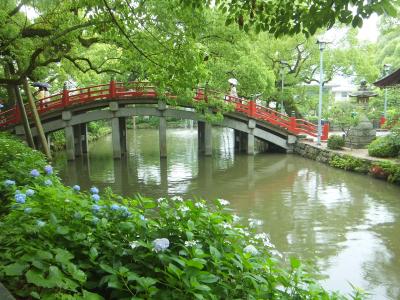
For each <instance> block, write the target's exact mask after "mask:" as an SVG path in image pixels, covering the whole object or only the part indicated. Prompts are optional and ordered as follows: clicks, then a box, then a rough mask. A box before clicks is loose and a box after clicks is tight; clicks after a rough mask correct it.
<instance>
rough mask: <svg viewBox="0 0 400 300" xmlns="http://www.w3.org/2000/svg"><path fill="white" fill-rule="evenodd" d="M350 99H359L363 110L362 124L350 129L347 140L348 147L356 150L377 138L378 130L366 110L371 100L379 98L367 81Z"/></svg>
mask: <svg viewBox="0 0 400 300" xmlns="http://www.w3.org/2000/svg"><path fill="white" fill-rule="evenodd" d="M349 96H350V97H354V98H356V99H357V104H358V105H359V106H360V107H361V108H362V109H361V113H360V122H359V124H358V125H357V126H355V127H353V128H351V129H350V132H349V134H348V137H347V138H346V145H347V146H350V141H351V146H352V147H353V148H356V149H360V148H364V147H365V146H367V145H369V143H371V142H372V141H373V140H374V139H375V137H376V130H375V129H374V126H373V125H372V123H371V122H370V120H369V119H368V117H367V114H366V110H367V108H368V101H369V98H371V97H375V96H377V94H376V93H374V92H373V91H371V90H370V89H369V88H368V87H367V82H366V81H365V80H363V81H361V83H360V87H359V88H358V90H357V91H355V92H353V93H351V94H349Z"/></svg>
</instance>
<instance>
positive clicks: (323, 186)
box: [56, 129, 400, 299]
mask: <svg viewBox="0 0 400 300" xmlns="http://www.w3.org/2000/svg"><path fill="white" fill-rule="evenodd" d="M214 133H215V134H214V137H213V144H214V153H213V154H214V155H213V157H198V155H197V133H196V131H195V130H168V132H167V138H168V158H167V159H161V160H160V158H159V155H158V132H157V131H156V130H137V131H136V132H133V131H131V132H129V134H128V138H129V151H128V153H129V155H128V157H125V158H123V159H121V160H114V159H113V158H112V149H111V139H110V137H106V138H104V139H102V140H101V141H98V142H96V143H93V144H92V145H91V147H90V154H89V158H88V159H79V160H77V161H76V162H71V163H67V162H66V160H65V158H63V157H62V156H61V157H59V158H58V159H57V160H56V163H57V165H58V167H59V168H60V169H61V176H62V178H63V179H64V181H65V183H66V184H69V185H73V184H76V183H78V184H80V185H81V186H82V188H84V189H88V188H89V187H90V186H92V185H96V186H98V187H100V188H104V187H105V186H111V187H112V189H113V190H114V191H115V192H117V193H122V194H125V195H133V194H136V193H140V194H143V195H147V196H153V197H161V196H164V195H165V194H169V195H176V194H181V195H184V196H187V197H202V198H205V199H214V198H217V197H222V198H225V199H229V200H230V201H231V203H232V206H233V208H234V209H235V210H236V211H237V212H238V214H239V215H241V216H242V217H244V218H249V217H251V218H257V219H261V220H263V221H264V223H263V225H262V228H260V230H264V231H266V232H269V233H270V236H271V239H272V241H273V242H274V244H275V245H276V246H277V248H278V249H279V250H280V251H281V252H283V253H286V254H287V255H296V256H300V257H302V258H303V259H306V260H310V261H312V262H313V263H315V264H316V265H317V266H318V267H320V269H321V270H323V274H324V275H326V276H327V278H326V279H325V280H323V281H322V282H323V284H324V285H325V286H326V287H328V288H329V289H332V290H340V291H342V292H349V291H350V286H349V284H348V281H350V282H352V283H353V284H355V285H357V286H360V287H362V288H364V289H366V290H368V291H370V292H372V293H373V294H374V295H373V297H372V298H373V299H399V298H400V288H399V284H398V283H399V282H400V239H399V238H398V233H399V232H400V221H399V220H400V201H399V200H398V198H399V197H398V194H399V192H400V188H399V187H396V186H393V185H389V184H387V183H385V182H382V181H378V180H374V179H372V178H369V177H366V176H362V175H357V174H354V173H348V172H343V171H341V170H336V169H333V168H329V167H327V166H325V165H322V164H319V163H315V162H312V161H309V160H306V159H303V158H300V157H298V156H292V155H284V154H267V155H256V156H247V155H235V154H234V152H233V133H232V131H230V130H222V129H221V130H216V131H215V132H214Z"/></svg>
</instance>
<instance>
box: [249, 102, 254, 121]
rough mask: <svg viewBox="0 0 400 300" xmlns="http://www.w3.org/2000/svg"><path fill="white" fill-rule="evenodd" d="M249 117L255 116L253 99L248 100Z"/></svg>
mask: <svg viewBox="0 0 400 300" xmlns="http://www.w3.org/2000/svg"><path fill="white" fill-rule="evenodd" d="M248 105H249V117H253V118H254V117H255V116H256V102H255V101H253V100H250V101H249V104H248Z"/></svg>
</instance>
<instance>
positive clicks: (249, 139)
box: [246, 119, 256, 155]
mask: <svg viewBox="0 0 400 300" xmlns="http://www.w3.org/2000/svg"><path fill="white" fill-rule="evenodd" d="M248 127H249V134H248V135H247V151H246V152H247V154H249V155H254V153H255V150H254V149H255V148H254V128H256V121H255V120H253V119H250V120H249V123H248Z"/></svg>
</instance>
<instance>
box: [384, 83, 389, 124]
mask: <svg viewBox="0 0 400 300" xmlns="http://www.w3.org/2000/svg"><path fill="white" fill-rule="evenodd" d="M387 94H388V90H387V88H385V102H384V104H383V117H384V118H385V119H386V110H387Z"/></svg>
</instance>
